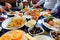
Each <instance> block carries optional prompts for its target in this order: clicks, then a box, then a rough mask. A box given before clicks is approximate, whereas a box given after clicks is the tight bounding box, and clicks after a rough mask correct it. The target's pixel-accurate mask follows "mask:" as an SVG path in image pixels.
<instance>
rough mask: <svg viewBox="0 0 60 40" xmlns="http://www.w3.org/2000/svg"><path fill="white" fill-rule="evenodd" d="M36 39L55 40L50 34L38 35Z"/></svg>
mask: <svg viewBox="0 0 60 40" xmlns="http://www.w3.org/2000/svg"><path fill="white" fill-rule="evenodd" d="M34 38H35V39H36V40H54V39H53V38H50V37H49V36H45V35H38V36H35V37H34Z"/></svg>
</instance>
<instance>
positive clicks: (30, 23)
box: [25, 20, 36, 28]
mask: <svg viewBox="0 0 60 40" xmlns="http://www.w3.org/2000/svg"><path fill="white" fill-rule="evenodd" d="M35 24H36V21H35V20H29V21H28V22H27V23H26V24H25V25H26V26H27V27H29V28H33V27H34V25H35Z"/></svg>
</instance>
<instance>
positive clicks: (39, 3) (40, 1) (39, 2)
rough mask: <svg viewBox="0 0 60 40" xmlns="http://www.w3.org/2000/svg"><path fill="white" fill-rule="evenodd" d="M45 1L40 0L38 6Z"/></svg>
mask: <svg viewBox="0 0 60 40" xmlns="http://www.w3.org/2000/svg"><path fill="white" fill-rule="evenodd" d="M43 3H45V0H40V1H39V2H38V3H37V4H38V6H40V5H42V4H43Z"/></svg>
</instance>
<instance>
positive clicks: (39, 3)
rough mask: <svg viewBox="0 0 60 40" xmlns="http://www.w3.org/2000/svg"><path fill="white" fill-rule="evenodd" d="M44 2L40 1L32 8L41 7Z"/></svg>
mask: <svg viewBox="0 0 60 40" xmlns="http://www.w3.org/2000/svg"><path fill="white" fill-rule="evenodd" d="M44 2H45V0H40V1H39V2H38V3H37V4H35V5H33V8H35V7H37V6H40V5H42V4H43V3H44Z"/></svg>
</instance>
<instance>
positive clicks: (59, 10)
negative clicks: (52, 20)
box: [51, 3, 60, 18]
mask: <svg viewBox="0 0 60 40" xmlns="http://www.w3.org/2000/svg"><path fill="white" fill-rule="evenodd" d="M51 13H52V15H53V16H54V17H57V18H60V3H57V4H56V5H55V7H54V9H53V10H52V11H51Z"/></svg>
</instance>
